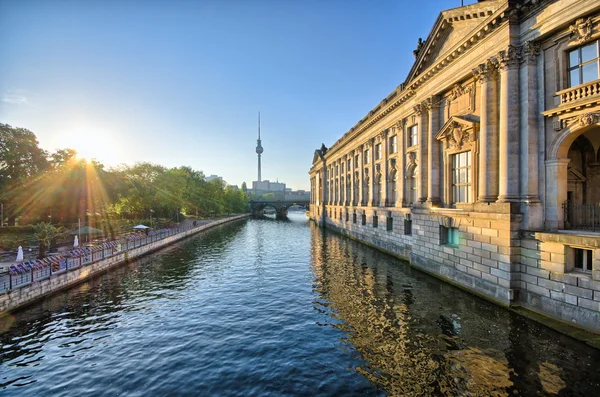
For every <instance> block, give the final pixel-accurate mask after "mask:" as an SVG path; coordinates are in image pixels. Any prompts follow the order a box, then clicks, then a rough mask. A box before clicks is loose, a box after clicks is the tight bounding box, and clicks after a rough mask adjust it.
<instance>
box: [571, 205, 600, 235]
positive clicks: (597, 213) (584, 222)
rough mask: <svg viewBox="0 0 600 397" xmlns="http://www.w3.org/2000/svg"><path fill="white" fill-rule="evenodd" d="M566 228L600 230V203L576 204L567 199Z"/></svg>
mask: <svg viewBox="0 0 600 397" xmlns="http://www.w3.org/2000/svg"><path fill="white" fill-rule="evenodd" d="M563 208H564V211H565V229H572V230H591V231H592V232H600V203H594V204H575V203H571V202H569V201H565V202H564V204H563Z"/></svg>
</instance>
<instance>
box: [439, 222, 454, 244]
mask: <svg viewBox="0 0 600 397" xmlns="http://www.w3.org/2000/svg"><path fill="white" fill-rule="evenodd" d="M440 244H441V245H449V246H452V247H458V228H456V227H445V226H440Z"/></svg>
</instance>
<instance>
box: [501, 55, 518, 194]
mask: <svg viewBox="0 0 600 397" xmlns="http://www.w3.org/2000/svg"><path fill="white" fill-rule="evenodd" d="M498 58H499V59H498V60H499V62H500V133H499V152H500V153H499V155H500V161H499V164H500V167H499V169H500V172H499V175H498V176H499V189H498V194H499V195H498V201H499V202H508V201H518V200H519V62H518V54H517V48H516V47H515V46H513V45H510V44H509V45H508V48H507V49H506V50H504V51H500V53H499V54H498Z"/></svg>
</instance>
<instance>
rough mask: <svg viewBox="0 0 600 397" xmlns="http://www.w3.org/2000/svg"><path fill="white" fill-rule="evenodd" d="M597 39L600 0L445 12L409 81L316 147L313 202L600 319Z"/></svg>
mask: <svg viewBox="0 0 600 397" xmlns="http://www.w3.org/2000/svg"><path fill="white" fill-rule="evenodd" d="M599 39H600V2H597V1H589V0H560V1H548V0H521V1H517V0H509V1H506V0H487V1H479V2H478V3H476V4H471V5H467V6H463V7H459V8H454V9H450V10H446V11H443V12H441V13H440V15H439V17H438V18H437V20H436V22H435V24H434V26H433V28H432V29H431V32H430V34H429V36H428V37H427V39H426V40H424V41H422V42H421V41H420V42H419V46H418V48H417V49H416V50H415V54H414V55H415V58H416V59H415V62H414V65H413V66H412V68H411V70H410V72H409V74H408V76H407V78H406V80H405V82H404V83H402V84H400V85H399V86H398V87H397V88H396V89H395V90H394V91H393V92H391V93H390V94H389V95H388V96H387V97H386V98H384V99H383V100H382V101H381V102H380V103H379V104H378V105H377V106H375V108H374V109H372V110H371V111H370V112H369V113H368V114H367V115H366V116H365V117H364V118H363V119H362V120H360V121H359V122H358V123H357V124H356V125H355V126H354V127H352V128H351V129H350V130H349V131H348V132H346V133H345V134H344V135H343V136H342V137H341V138H340V139H338V140H337V141H336V142H335V143H334V144H333V145H332V146H331V147H330V148H329V149H327V148H326V147H325V145H322V146H321V148H320V149H318V150H316V151H315V154H314V158H313V164H312V167H311V169H310V172H309V174H310V182H311V202H312V205H311V207H310V217H311V218H312V219H313V220H315V221H317V222H318V223H319V224H321V225H322V226H324V227H328V228H332V229H335V230H338V231H339V232H341V233H343V234H346V235H349V236H352V237H354V238H357V239H359V240H362V241H364V242H367V243H369V244H372V245H375V246H377V247H379V248H380V249H383V250H385V251H388V252H390V253H392V254H394V255H397V256H400V257H404V258H406V259H408V260H409V261H410V262H411V264H412V265H413V266H415V267H417V268H419V269H421V270H424V271H426V272H428V273H430V274H433V275H435V276H437V277H440V278H443V279H445V280H447V281H449V282H452V283H454V284H456V285H458V286H461V287H463V288H465V289H468V290H470V291H472V292H474V293H476V294H479V295H481V296H484V297H486V298H488V299H491V300H493V301H496V302H497V303H499V304H501V305H505V306H510V305H519V306H522V307H526V308H529V309H532V310H534V311H537V312H541V313H544V314H546V315H548V316H551V317H554V318H557V319H560V320H563V321H567V322H569V323H571V324H576V325H579V326H581V327H583V328H587V329H589V330H592V331H595V332H600V234H599V233H598V232H600V207H599V206H598V205H599V204H598V203H599V202H600V80H599V79H598V78H599ZM409 56H410V55H409Z"/></svg>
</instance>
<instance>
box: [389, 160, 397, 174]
mask: <svg viewBox="0 0 600 397" xmlns="http://www.w3.org/2000/svg"><path fill="white" fill-rule="evenodd" d="M396 169H397V168H396V159H391V160H390V171H396Z"/></svg>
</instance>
